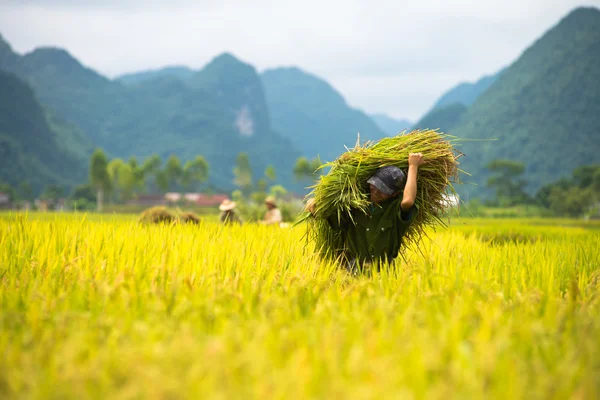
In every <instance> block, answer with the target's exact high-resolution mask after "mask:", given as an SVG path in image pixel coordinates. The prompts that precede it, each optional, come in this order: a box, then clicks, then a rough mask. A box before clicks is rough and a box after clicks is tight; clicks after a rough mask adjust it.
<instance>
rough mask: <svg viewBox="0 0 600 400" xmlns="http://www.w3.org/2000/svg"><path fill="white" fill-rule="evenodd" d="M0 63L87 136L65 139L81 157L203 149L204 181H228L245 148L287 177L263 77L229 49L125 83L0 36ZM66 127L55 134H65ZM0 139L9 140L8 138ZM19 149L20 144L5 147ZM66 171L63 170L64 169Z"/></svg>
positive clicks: (223, 184) (289, 152) (228, 185)
mask: <svg viewBox="0 0 600 400" xmlns="http://www.w3.org/2000/svg"><path fill="white" fill-rule="evenodd" d="M0 42H1V43H2V44H1V45H0V69H2V70H7V71H10V72H13V73H15V74H16V75H18V76H19V77H20V78H21V79H23V80H25V81H27V82H28V84H29V85H31V87H32V88H33V89H34V91H35V93H36V96H37V98H39V99H40V101H41V102H42V104H44V106H46V107H49V108H50V109H51V110H53V113H52V115H59V116H60V117H61V118H64V119H66V120H67V121H69V122H70V123H71V124H73V125H74V126H75V127H76V128H75V127H72V128H71V129H72V130H75V131H76V132H79V129H81V130H82V131H83V132H85V133H86V135H87V138H86V139H81V140H79V139H78V140H75V141H70V142H69V143H63V144H61V145H64V146H70V147H71V149H72V150H74V151H77V152H80V151H81V152H83V153H78V156H79V158H80V160H81V164H80V167H79V168H71V169H70V171H77V170H84V174H85V161H86V160H87V157H89V155H90V154H91V152H92V146H87V144H88V143H93V146H95V147H101V148H103V149H104V150H105V151H106V152H107V154H108V155H110V156H111V157H120V158H124V157H129V156H132V155H133V156H136V157H139V158H145V157H149V156H151V155H153V154H158V155H159V156H161V157H165V158H166V157H168V156H169V155H171V154H175V155H177V156H178V157H180V158H182V159H187V160H191V159H193V158H194V157H195V156H196V154H197V153H199V152H200V153H202V154H204V155H205V157H206V160H207V161H208V163H209V164H210V165H211V167H212V171H211V174H210V182H209V184H211V185H212V186H215V187H219V188H222V189H232V188H233V184H232V181H233V175H232V171H231V166H232V165H233V163H234V161H235V156H236V154H237V153H239V152H241V151H246V152H247V153H248V154H249V156H250V157H251V158H252V160H253V163H254V164H255V165H256V167H257V168H261V169H263V168H266V166H267V165H269V164H273V165H274V166H276V167H277V168H278V169H279V170H280V171H281V176H280V177H279V179H280V180H281V182H285V181H286V180H287V181H290V180H291V177H292V173H291V169H292V165H293V164H292V163H293V160H295V159H296V158H297V157H298V156H299V153H298V152H297V151H296V150H295V149H294V148H293V146H292V144H291V143H290V142H289V140H287V139H285V138H283V137H281V136H280V135H279V134H278V133H276V132H274V131H273V130H272V129H271V126H270V122H269V118H268V112H267V106H266V102H265V98H264V93H263V90H262V84H261V81H260V78H259V76H258V75H257V73H256V71H255V69H254V67H252V66H251V65H249V64H245V63H242V62H240V61H239V60H237V59H236V58H235V57H233V56H232V55H229V54H224V55H221V56H218V57H216V58H215V59H214V60H213V61H212V62H211V63H209V64H208V65H207V66H206V67H205V68H204V69H202V70H200V71H196V72H194V73H193V74H191V75H189V76H188V78H189V79H185V80H179V79H177V78H176V77H172V76H169V75H168V74H167V75H160V74H159V75H158V76H157V77H156V78H155V79H141V80H140V83H139V84H135V85H124V84H122V83H120V82H118V81H111V80H109V79H107V78H105V77H103V76H101V75H99V74H97V73H96V72H94V71H92V70H91V69H88V68H86V67H84V66H82V65H81V64H80V63H79V62H78V61H77V60H76V59H75V58H73V57H72V56H71V55H70V54H69V53H67V52H66V51H64V50H60V49H55V48H41V49H36V50H35V51H33V52H31V53H28V54H26V55H24V56H19V55H17V54H16V53H14V52H13V51H12V50H11V49H10V46H8V44H7V43H5V42H4V41H2V40H0ZM73 136H74V133H72V132H66V133H64V134H63V135H62V136H61V139H63V140H65V141H66V140H67V139H69V138H72V137H73ZM3 143H5V145H4V146H5V147H6V146H11V149H12V148H15V144H14V143H12V142H9V143H8V144H6V141H4V142H3ZM11 153H12V154H16V155H15V157H19V155H20V154H21V150H18V149H16V148H15V150H11ZM66 175H67V176H68V175H69V174H66Z"/></svg>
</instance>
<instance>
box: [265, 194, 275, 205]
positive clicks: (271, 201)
mask: <svg viewBox="0 0 600 400" xmlns="http://www.w3.org/2000/svg"><path fill="white" fill-rule="evenodd" d="M265 203H266V204H271V205H272V206H277V204H276V203H275V197H273V196H267V198H266V199H265Z"/></svg>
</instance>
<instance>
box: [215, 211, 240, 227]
mask: <svg viewBox="0 0 600 400" xmlns="http://www.w3.org/2000/svg"><path fill="white" fill-rule="evenodd" d="M219 222H221V223H222V224H225V225H228V224H240V225H241V224H242V221H241V220H240V218H239V217H238V216H237V214H236V213H235V211H233V210H230V211H222V212H221V215H219Z"/></svg>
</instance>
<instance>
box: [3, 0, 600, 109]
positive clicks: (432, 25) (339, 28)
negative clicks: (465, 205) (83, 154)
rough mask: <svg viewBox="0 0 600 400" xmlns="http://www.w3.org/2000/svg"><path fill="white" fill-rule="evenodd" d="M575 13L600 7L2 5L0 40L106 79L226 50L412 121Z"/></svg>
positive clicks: (547, 1)
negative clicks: (299, 73) (59, 52)
mask: <svg viewBox="0 0 600 400" xmlns="http://www.w3.org/2000/svg"><path fill="white" fill-rule="evenodd" d="M578 6H596V7H600V0H582V1H578V0H419V1H415V0H410V1H403V0H385V1H359V0H342V1H337V0H331V1H329V0H298V1H287V0H279V1H277V0H275V1H267V0H246V1H242V0H221V1H218V0H122V1H117V0H0V33H1V34H2V35H3V36H4V38H5V39H6V40H7V41H8V42H9V43H10V44H11V45H12V46H13V48H14V49H15V50H16V51H17V52H19V53H24V52H28V51H30V50H32V49H33V48H35V47H38V46H48V45H51V46H57V47H62V48H65V49H67V50H68V51H69V52H70V53H71V54H73V55H74V56H75V57H76V58H78V59H79V60H80V61H81V62H82V63H83V64H85V65H86V66H88V67H91V68H93V69H95V70H96V71H98V72H100V73H102V74H104V75H107V76H109V77H114V76H116V75H119V74H122V73H126V72H133V71H138V70H144V69H152V68H158V67H162V66H167V65H175V64H184V65H188V66H190V67H192V68H201V67H202V66H203V65H204V64H206V63H207V62H208V61H210V60H211V59H212V58H213V57H214V56H216V55H218V54H219V53H222V52H224V51H229V52H232V53H233V54H235V55H236V56H237V57H239V58H240V59H242V60H244V61H246V62H249V63H251V64H253V65H254V66H256V68H257V69H258V70H259V71H262V70H264V69H266V68H273V67H277V66H290V65H295V66H298V67H300V68H302V69H304V70H305V71H308V72H311V73H314V74H316V75H318V76H320V77H323V78H325V79H326V80H328V81H329V82H330V83H331V84H332V85H333V86H334V87H335V88H336V89H338V90H339V91H340V92H341V93H342V94H343V95H344V97H345V98H346V100H347V101H348V103H349V104H350V105H352V106H354V107H357V108H360V109H362V110H364V111H367V112H370V113H374V112H384V113H387V114H390V115H392V116H395V117H406V118H410V119H412V120H416V119H418V118H419V117H420V116H421V115H422V114H423V113H424V112H426V111H427V110H428V109H429V107H430V106H431V105H432V104H433V103H434V101H435V100H436V99H437V98H438V97H439V96H440V95H441V94H442V93H443V92H444V91H446V90H447V89H449V88H450V87H452V86H454V85H455V84H456V83H458V82H460V81H473V80H476V79H477V78H479V77H480V76H482V75H486V74H491V73H494V72H496V71H497V70H499V69H500V68H502V67H504V66H505V65H508V64H510V63H512V62H513V61H514V60H516V58H517V57H518V56H519V55H520V54H521V52H522V51H523V50H525V49H526V48H527V47H528V46H529V45H530V44H531V43H532V42H533V41H534V40H536V39H537V38H539V37H540V36H541V35H542V34H543V33H544V32H545V31H546V30H548V29H549V28H550V27H551V26H553V25H555V24H556V23H557V22H558V21H559V20H560V19H561V18H562V17H563V16H565V15H566V14H567V13H568V12H569V11H571V10H572V9H573V8H575V7H578Z"/></svg>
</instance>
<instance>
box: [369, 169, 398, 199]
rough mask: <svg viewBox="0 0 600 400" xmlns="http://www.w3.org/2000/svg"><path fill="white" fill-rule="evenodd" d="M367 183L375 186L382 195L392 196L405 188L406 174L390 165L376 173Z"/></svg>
mask: <svg viewBox="0 0 600 400" xmlns="http://www.w3.org/2000/svg"><path fill="white" fill-rule="evenodd" d="M367 183H370V184H371V185H373V186H375V187H376V188H377V189H378V190H379V191H380V192H381V193H384V194H387V195H392V194H394V193H395V192H397V191H400V190H402V189H403V188H404V185H405V184H406V174H405V173H404V171H402V170H401V169H400V168H398V167H394V166H393V165H388V166H387V167H381V168H379V169H378V170H377V171H375V173H374V174H373V176H371V177H370V178H369V180H368V181H367Z"/></svg>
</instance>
